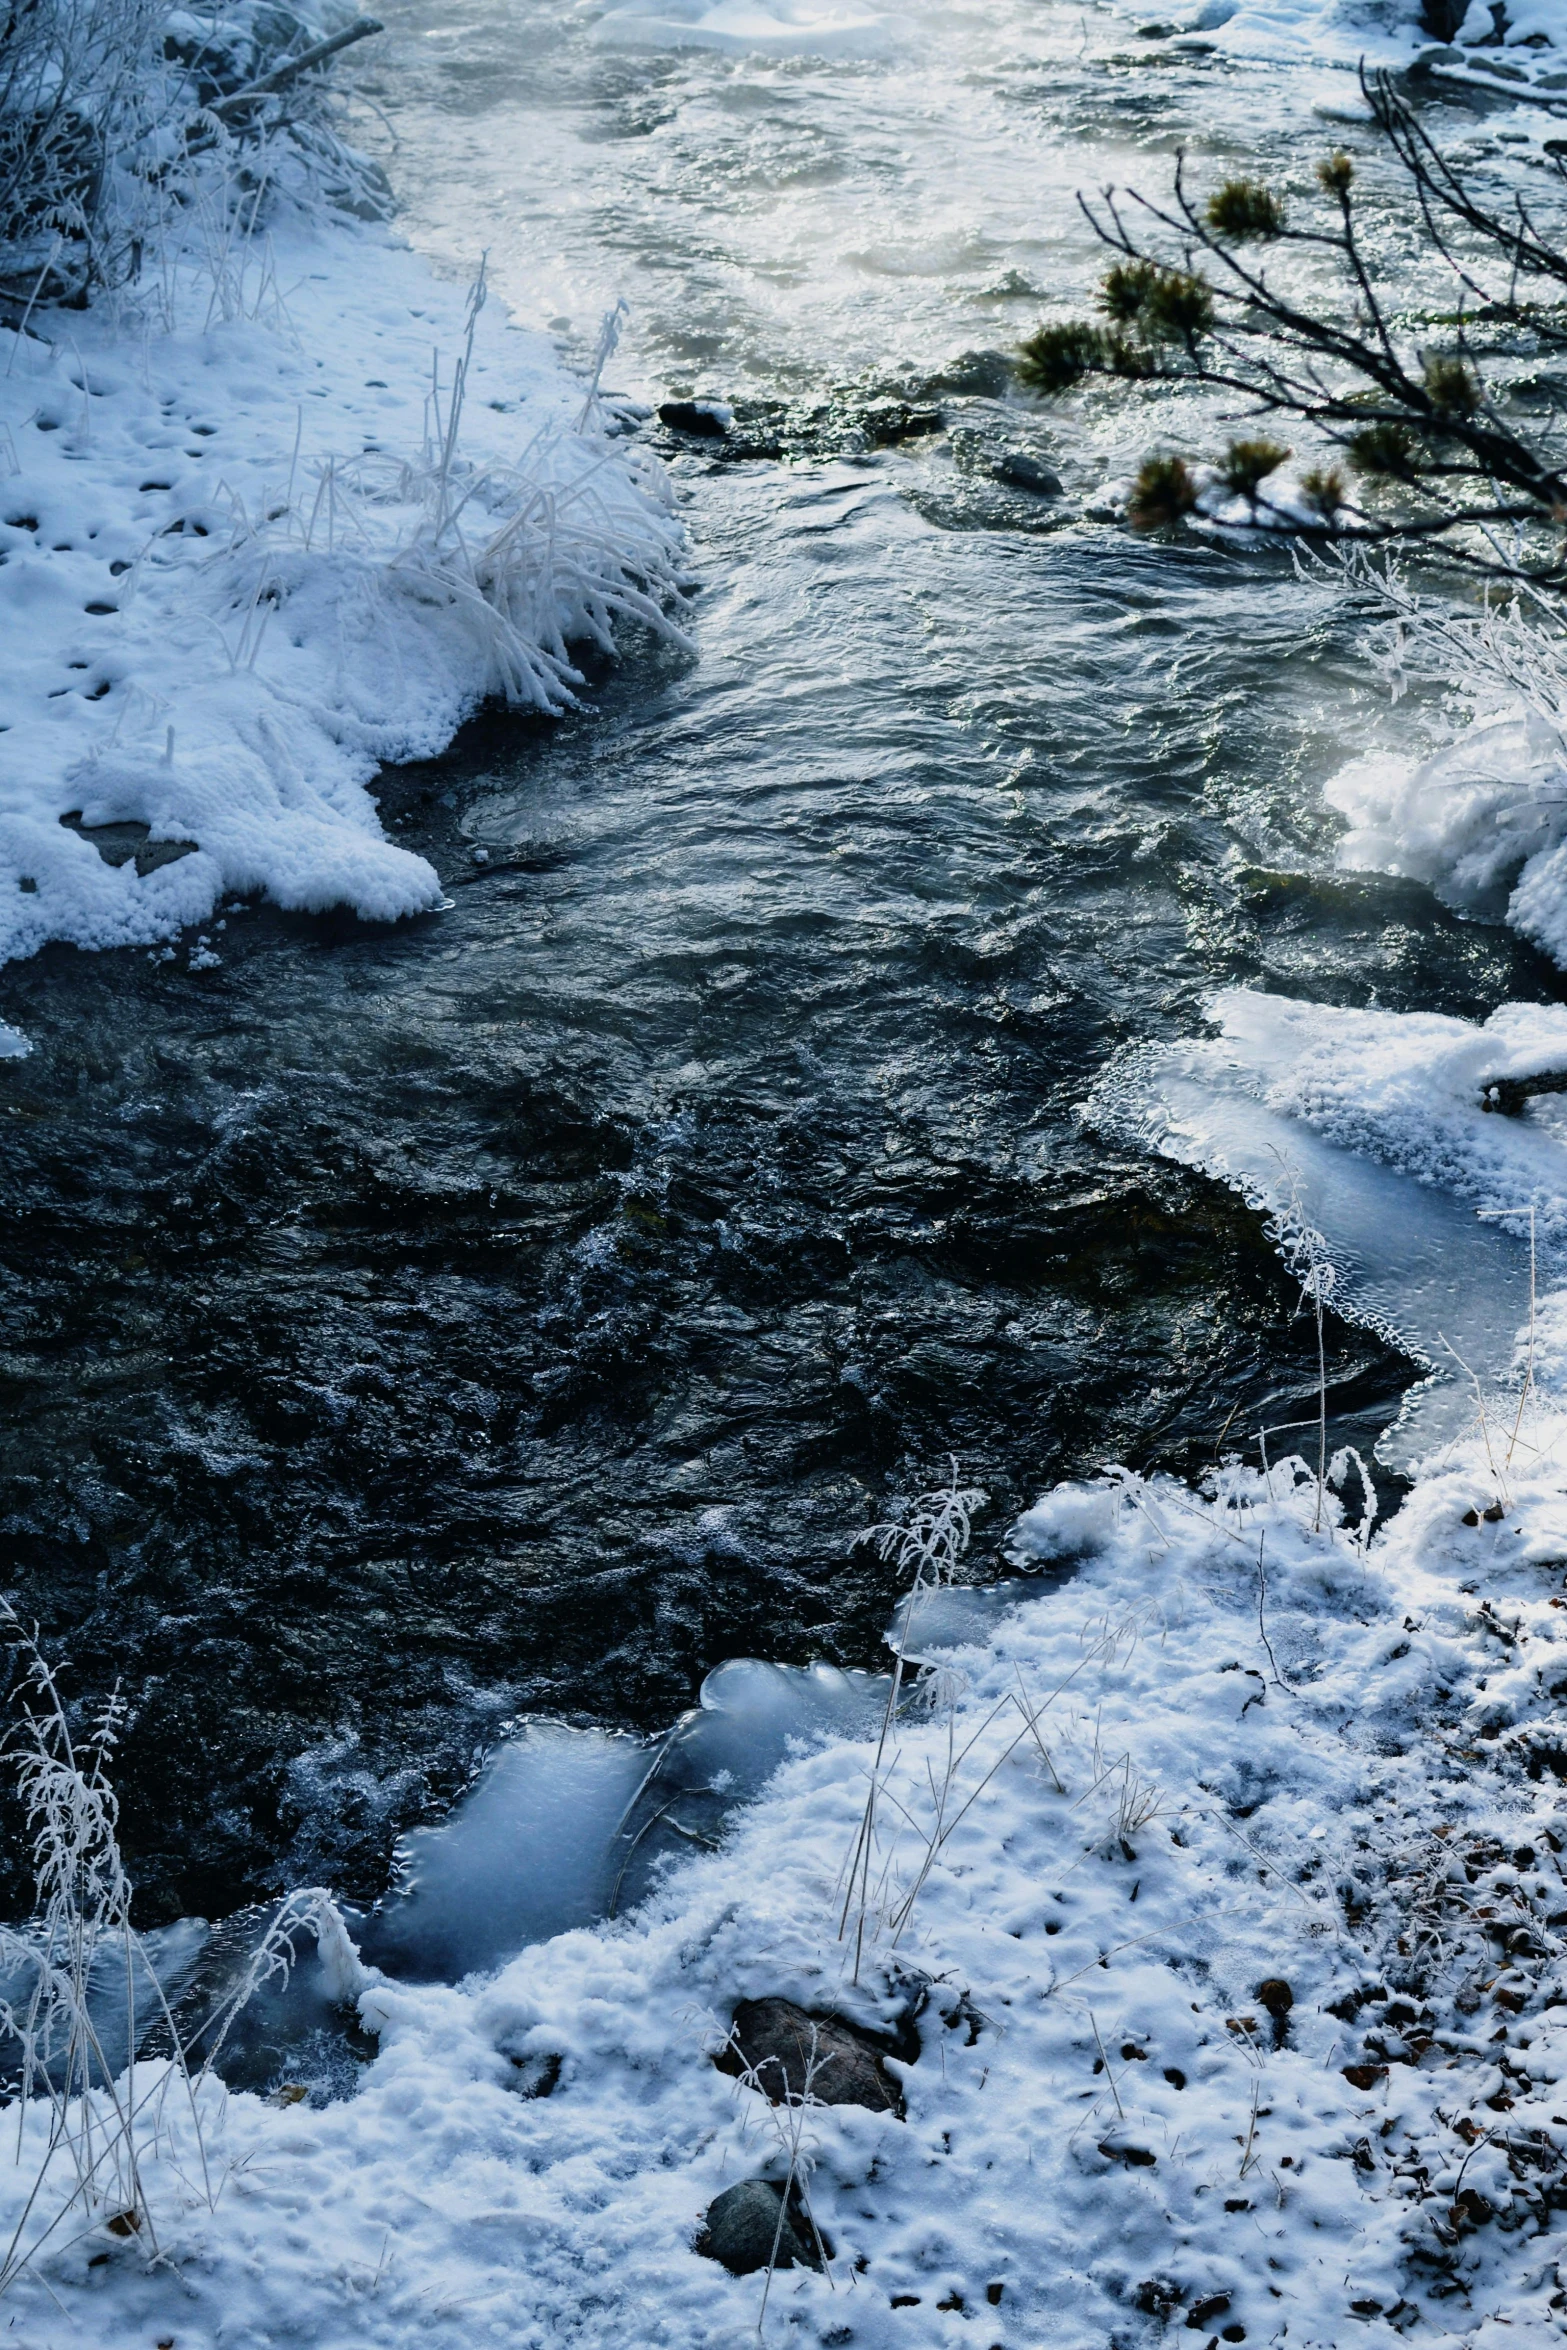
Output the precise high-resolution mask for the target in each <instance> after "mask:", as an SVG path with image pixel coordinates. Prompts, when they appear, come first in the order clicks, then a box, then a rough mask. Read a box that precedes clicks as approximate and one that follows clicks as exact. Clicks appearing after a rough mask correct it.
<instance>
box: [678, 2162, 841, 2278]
mask: <svg viewBox="0 0 1567 2350" xmlns="http://www.w3.org/2000/svg"><path fill="white" fill-rule="evenodd" d="M782 2201H783V2189H782V2188H781V2187H777V2186H775V2185H774V2184H773V2182H772V2180H771V2179H741V2180H740V2181H739V2183H738V2185H736V2186H733V2187H726V2188H725V2189H724V2191H723V2193H722V2194H721V2195H716V2196H715V2197H714V2198H713V2201H712V2202H711V2203H710V2204H709V2205H708V2211H707V2221H706V2224H705V2226H704V2227H703V2230H702V2233H701V2235H700V2236H699V2237H698V2238H697V2246H696V2248H697V2250H698V2252H701V2253H704V2254H705V2255H706V2257H707V2258H708V2259H709V2260H721V2261H722V2262H723V2264H724V2266H725V2268H727V2269H728V2271H729V2273H730V2275H731V2276H735V2277H748V2276H750V2275H751V2274H752V2272H753V2270H755V2269H759V2268H765V2267H766V2266H767V2263H768V2262H769V2260H771V2259H772V2257H773V2244H774V2241H775V2239H776V2241H777V2245H778V2260H777V2265H778V2267H779V2268H793V2267H794V2266H795V2264H796V2262H798V2263H799V2265H800V2267H802V2268H820V2267H821V2265H822V2264H821V2261H820V2259H819V2258H818V2256H817V2251H816V2246H815V2244H814V2243H813V2242H812V2240H811V2226H810V2222H809V2221H808V2220H807V2219H806V2217H805V2214H804V2213H803V2212H802V2211H798V2210H797V2209H795V2208H794V2207H791V2208H790V2209H789V2210H788V2211H787V2212H785V2214H784V2223H783V2227H782V2229H780V2228H779V2225H778V2208H779V2205H780V2204H781V2203H782Z"/></svg>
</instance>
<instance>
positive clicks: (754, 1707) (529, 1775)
mask: <svg viewBox="0 0 1567 2350" xmlns="http://www.w3.org/2000/svg"><path fill="white" fill-rule="evenodd" d="M886 1686H887V1684H886V1679H885V1677H884V1676H882V1675H879V1674H873V1673H845V1672H840V1671H839V1670H838V1668H837V1667H836V1666H834V1665H806V1666H797V1665H774V1664H766V1663H763V1662H762V1661H761V1660H759V1659H758V1658H755V1657H735V1658H732V1659H730V1661H729V1662H728V1663H726V1664H721V1665H718V1666H716V1667H715V1668H714V1670H713V1671H712V1672H711V1673H709V1674H708V1676H707V1678H706V1680H705V1681H704V1682H703V1684H702V1687H701V1691H700V1693H699V1698H698V1702H697V1704H696V1706H695V1707H693V1709H692V1710H691V1711H690V1712H689V1713H687V1714H684V1715H682V1717H681V1719H680V1720H679V1721H678V1722H677V1723H676V1725H675V1727H674V1729H673V1730H671V1732H670V1733H669V1736H668V1737H667V1738H666V1739H665V1740H664V1741H663V1743H662V1744H661V1745H660V1746H658V1747H656V1748H649V1747H647V1746H644V1745H642V1744H641V1743H640V1742H639V1741H637V1740H635V1739H632V1738H627V1737H617V1736H615V1735H613V1734H611V1733H609V1732H606V1731H601V1730H574V1729H572V1728H570V1727H569V1726H567V1725H566V1724H564V1723H560V1722H544V1721H540V1722H529V1723H527V1724H526V1725H524V1727H523V1728H522V1729H521V1730H520V1731H519V1733H518V1735H517V1736H516V1737H515V1738H513V1739H511V1740H509V1741H508V1742H507V1743H506V1744H505V1745H504V1746H502V1747H501V1748H500V1749H499V1751H498V1752H497V1753H496V1754H495V1755H494V1756H493V1757H492V1758H491V1760H490V1762H489V1764H488V1765H487V1766H486V1768H485V1770H484V1773H483V1775H482V1776H481V1778H480V1780H479V1782H478V1784H477V1786H476V1787H475V1788H474V1789H473V1791H472V1793H471V1794H469V1795H468V1796H467V1797H466V1799H465V1800H464V1801H463V1802H462V1803H461V1804H459V1805H458V1807H457V1809H456V1811H454V1812H453V1814H452V1816H451V1817H450V1819H448V1820H445V1821H443V1822H442V1823H441V1825H440V1826H439V1827H434V1828H422V1829H418V1830H416V1831H415V1832H414V1833H413V1834H412V1835H410V1836H408V1837H406V1838H405V1839H404V1842H403V1844H402V1846H401V1848H400V1856H399V1857H400V1859H401V1862H402V1867H403V1887H402V1890H401V1891H399V1892H398V1893H396V1894H394V1895H393V1896H392V1897H391V1898H390V1899H388V1900H387V1901H386V1902H384V1903H383V1904H382V1905H381V1907H380V1908H379V1909H378V1910H377V1911H376V1912H375V1914H374V1915H373V1917H371V1918H370V1919H368V1920H367V1921H366V1924H365V1927H364V1930H363V1933H362V1936H361V1941H360V1947H361V1951H362V1953H363V1956H364V1957H365V1958H366V1960H368V1961H369V1962H370V1963H371V1964H373V1965H376V1966H379V1967H382V1968H384V1969H385V1970H386V1972H387V1973H389V1974H396V1975H400V1976H404V1977H407V1978H411V1979H413V1980H416V1981H422V1982H430V1981H438V1982H458V1981H460V1980H461V1979H462V1978H463V1977H464V1976H465V1975H468V1974H474V1973H478V1972H480V1971H482V1970H484V1969H486V1968H490V1967H495V1966H499V1965H501V1964H502V1963H503V1962H504V1961H505V1960H506V1959H508V1958H511V1957H514V1956H515V1954H516V1953H517V1952H518V1951H519V1950H522V1949H525V1948H526V1947H527V1946H528V1944H529V1943H532V1942H542V1941H547V1940H548V1939H549V1938H550V1936H551V1935H554V1934H560V1933H564V1932H565V1931H566V1930H567V1929H568V1928H570V1927H572V1926H585V1925H591V1924H593V1923H594V1922H595V1921H596V1920H598V1919H599V1918H602V1917H604V1916H606V1915H613V1914H616V1913H617V1912H621V1911H624V1910H626V1909H629V1908H631V1907H632V1906H633V1905H634V1904H635V1902H636V1901H638V1900H639V1899H640V1898H641V1896H642V1895H643V1894H644V1893H645V1892H646V1891H647V1890H648V1889H649V1886H650V1885H651V1884H652V1882H653V1879H654V1877H655V1875H656V1873H657V1871H658V1869H659V1867H660V1864H661V1863H665V1862H667V1861H668V1859H669V1857H670V1855H671V1853H672V1852H680V1851H689V1850H690V1848H691V1847H692V1846H693V1845H697V1846H701V1845H709V1844H712V1843H714V1842H716V1840H717V1836H718V1833H719V1831H720V1830H721V1828H722V1826H723V1823H724V1821H725V1820H726V1819H727V1818H728V1816H729V1815H730V1813H731V1812H732V1811H733V1810H734V1809H735V1808H736V1806H737V1805H739V1804H741V1803H743V1802H745V1801H746V1800H747V1799H748V1798H749V1797H751V1796H753V1795H755V1794H756V1793H757V1792H758V1790H759V1789H760V1788H761V1787H762V1786H763V1784H764V1783H765V1782H766V1780H767V1779H769V1778H770V1777H771V1776H772V1774H773V1772H774V1771H775V1770H776V1769H777V1768H778V1766H779V1764H780V1763H781V1762H783V1761H784V1760H785V1759H786V1758H787V1756H788V1755H789V1753H790V1752H791V1751H792V1750H793V1749H794V1747H795V1746H796V1745H797V1744H798V1743H800V1742H802V1741H807V1740H812V1739H817V1738H821V1737H826V1736H844V1735H853V1734H854V1733H855V1732H857V1731H860V1730H863V1729H864V1728H865V1727H866V1726H867V1725H868V1723H869V1722H870V1721H871V1719H872V1718H873V1717H874V1715H875V1713H876V1711H877V1709H878V1707H879V1706H880V1705H881V1704H882V1703H883V1701H884V1697H885V1692H886Z"/></svg>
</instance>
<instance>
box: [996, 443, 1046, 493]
mask: <svg viewBox="0 0 1567 2350" xmlns="http://www.w3.org/2000/svg"><path fill="white" fill-rule="evenodd" d="M990 471H991V476H992V479H994V480H996V481H1002V482H1005V483H1006V484H1007V485H1008V487H1009V488H1011V489H1014V490H1029V491H1031V492H1032V493H1033V495H1034V496H1035V497H1036V498H1059V497H1060V495H1061V476H1060V475H1059V474H1058V473H1053V472H1052V471H1051V469H1050V467H1049V466H1048V465H1046V464H1044V463H1043V462H1042V461H1041V460H1040V459H1039V458H1038V457H1032V456H1030V454H1029V452H1028V451H1027V449H1009V450H1008V452H1007V454H1006V455H1005V456H1004V457H998V458H997V459H996V462H995V464H994V465H993V466H992V467H991V469H990Z"/></svg>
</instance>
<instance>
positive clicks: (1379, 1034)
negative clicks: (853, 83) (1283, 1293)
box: [1092, 989, 1567, 1467]
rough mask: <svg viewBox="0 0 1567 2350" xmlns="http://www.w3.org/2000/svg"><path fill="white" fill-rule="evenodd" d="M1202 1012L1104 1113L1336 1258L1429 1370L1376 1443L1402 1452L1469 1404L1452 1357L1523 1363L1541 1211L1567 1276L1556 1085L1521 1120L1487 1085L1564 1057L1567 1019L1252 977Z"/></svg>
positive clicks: (1376, 1322) (1106, 1091)
mask: <svg viewBox="0 0 1567 2350" xmlns="http://www.w3.org/2000/svg"><path fill="white" fill-rule="evenodd" d="M1209 1009H1210V1016H1211V1017H1212V1018H1213V1020H1214V1021H1215V1023H1216V1024H1217V1025H1218V1027H1219V1030H1220V1034H1219V1036H1218V1037H1217V1038H1214V1039H1211V1040H1201V1041H1196V1042H1192V1043H1188V1044H1183V1045H1177V1046H1173V1047H1168V1048H1162V1049H1155V1050H1149V1051H1144V1052H1141V1053H1138V1054H1135V1055H1132V1056H1130V1057H1129V1058H1128V1059H1127V1060H1126V1061H1124V1062H1122V1063H1121V1064H1120V1065H1119V1066H1118V1068H1117V1069H1116V1070H1115V1071H1114V1072H1113V1073H1112V1076H1111V1078H1110V1079H1109V1081H1108V1082H1107V1084H1106V1085H1105V1086H1104V1088H1103V1089H1102V1090H1101V1093H1100V1095H1099V1096H1098V1097H1097V1099H1096V1101H1095V1102H1094V1104H1093V1105H1092V1114H1093V1116H1094V1117H1095V1120H1096V1122H1097V1123H1099V1124H1101V1125H1108V1126H1111V1127H1115V1128H1119V1129H1120V1130H1121V1131H1124V1132H1129V1133H1132V1134H1135V1135H1136V1136H1138V1137H1139V1138H1140V1139H1142V1140H1143V1141H1145V1142H1148V1143H1151V1144H1152V1145H1153V1146H1154V1147H1155V1148H1156V1149H1158V1150H1160V1151H1162V1152H1163V1153H1164V1154H1165V1155H1166V1156H1167V1157H1170V1158H1174V1159H1178V1160H1181V1161H1182V1162H1183V1163H1184V1164H1186V1165H1188V1166H1195V1167H1201V1168H1203V1169H1205V1170H1206V1171H1207V1172H1208V1173H1209V1174H1212V1175H1216V1176H1218V1177H1219V1178H1220V1179H1221V1180H1222V1181H1224V1182H1226V1183H1230V1184H1233V1185H1234V1187H1235V1188H1236V1190H1238V1191H1240V1192H1242V1193H1244V1194H1245V1196H1246V1197H1247V1198H1248V1199H1250V1200H1253V1201H1254V1202H1256V1203H1257V1204H1259V1205H1260V1206H1263V1207H1265V1208H1267V1209H1268V1210H1269V1211H1270V1212H1271V1213H1272V1214H1273V1216H1274V1217H1275V1218H1276V1219H1277V1220H1278V1225H1279V1229H1280V1236H1281V1239H1282V1240H1283V1241H1284V1242H1285V1245H1286V1246H1293V1247H1294V1249H1295V1250H1297V1251H1303V1252H1304V1253H1305V1254H1306V1255H1311V1254H1315V1255H1318V1256H1320V1257H1323V1258H1325V1260H1326V1261H1327V1263H1328V1264H1329V1265H1330V1266H1331V1268H1332V1275H1331V1282H1332V1286H1331V1291H1330V1295H1331V1300H1332V1303H1333V1305H1334V1306H1335V1307H1336V1308H1337V1310H1339V1311H1340V1312H1342V1313H1344V1314H1346V1315H1348V1316H1349V1317H1350V1318H1351V1319H1352V1320H1356V1321H1360V1322H1364V1323H1368V1324H1370V1325H1371V1326H1372V1327H1374V1328H1376V1329H1378V1330H1380V1331H1381V1332H1383V1333H1384V1334H1385V1335H1386V1336H1387V1337H1389V1338H1391V1339H1392V1340H1394V1341H1395V1342H1396V1343H1397V1344H1398V1345H1400V1346H1401V1347H1403V1348H1404V1349H1405V1350H1406V1351H1407V1352H1408V1353H1410V1354H1412V1355H1413V1356H1415V1357H1416V1359H1417V1360H1419V1361H1421V1362H1423V1363H1425V1364H1427V1365H1428V1366H1429V1367H1430V1370H1431V1374H1432V1376H1431V1377H1430V1378H1429V1379H1428V1380H1427V1381H1426V1382H1425V1383H1424V1384H1422V1385H1421V1386H1419V1387H1417V1388H1416V1389H1415V1390H1414V1391H1413V1393H1412V1394H1411V1396H1410V1397H1409V1399H1408V1401H1407V1403H1406V1405H1405V1408H1404V1411H1403V1413H1402V1414H1401V1415H1400V1418H1399V1420H1398V1422H1397V1424H1396V1426H1395V1427H1394V1428H1393V1429H1392V1430H1390V1431H1389V1433H1388V1435H1387V1436H1386V1437H1385V1438H1384V1440H1383V1444H1382V1447H1381V1450H1382V1454H1383V1457H1384V1458H1385V1459H1386V1460H1387V1461H1388V1462H1389V1464H1390V1465H1393V1466H1397V1467H1408V1466H1409V1465H1411V1464H1412V1463H1413V1462H1414V1461H1415V1460H1417V1459H1420V1458H1421V1457H1423V1456H1424V1455H1426V1454H1429V1453H1430V1452H1431V1451H1432V1450H1433V1449H1434V1448H1436V1447H1437V1446H1438V1445H1440V1444H1443V1443H1445V1442H1447V1441H1449V1440H1450V1439H1451V1438H1453V1437H1454V1436H1456V1435H1457V1434H1458V1433H1459V1432H1460V1431H1461V1430H1462V1429H1463V1428H1464V1427H1466V1426H1467V1425H1468V1423H1469V1421H1470V1419H1471V1418H1472V1415H1473V1410H1474V1398H1473V1385H1472V1382H1471V1381H1470V1380H1467V1379H1465V1378H1464V1377H1463V1376H1462V1374H1461V1373H1460V1372H1459V1370H1458V1367H1457V1364H1456V1363H1455V1360H1454V1358H1455V1357H1458V1358H1461V1360H1462V1362H1463V1363H1464V1364H1465V1365H1466V1366H1467V1367H1468V1369H1469V1370H1470V1371H1471V1372H1472V1373H1473V1374H1474V1377H1475V1378H1477V1379H1478V1380H1479V1381H1480V1382H1481V1384H1482V1386H1484V1387H1487V1388H1492V1387H1496V1386H1500V1385H1505V1384H1507V1383H1508V1382H1509V1381H1510V1380H1511V1379H1513V1378H1514V1377H1515V1375H1516V1365H1517V1358H1518V1349H1519V1341H1520V1332H1521V1331H1523V1330H1524V1329H1525V1328H1526V1326H1527V1324H1528V1321H1529V1314H1530V1274H1529V1243H1528V1232H1529V1212H1530V1211H1531V1210H1532V1211H1533V1214H1534V1220H1535V1227H1536V1234H1537V1240H1538V1247H1539V1259H1540V1276H1541V1281H1542V1284H1544V1285H1545V1286H1546V1287H1547V1288H1549V1286H1550V1285H1551V1284H1552V1283H1553V1282H1559V1281H1560V1280H1561V1278H1562V1276H1563V1274H1564V1273H1567V1147H1564V1140H1563V1131H1564V1130H1563V1121H1562V1113H1561V1110H1560V1107H1559V1097H1558V1098H1557V1100H1554V1101H1552V1100H1540V1101H1536V1102H1533V1103H1531V1104H1530V1105H1529V1107H1528V1109H1527V1110H1526V1111H1525V1113H1524V1114H1523V1115H1522V1116H1520V1117H1503V1116H1497V1115H1495V1114H1492V1113H1488V1112H1487V1111H1486V1109H1485V1107H1484V1104H1483V1095H1484V1091H1485V1088H1486V1085H1487V1084H1488V1082H1490V1081H1493V1080H1495V1079H1498V1078H1501V1077H1506V1076H1511V1075H1518V1074H1524V1073H1534V1072H1537V1071H1539V1070H1541V1069H1550V1068H1559V1067H1567V1016H1564V1014H1563V1011H1562V1008H1561V1007H1560V1006H1554V1005H1538V1006H1536V1005H1521V1004H1516V1005H1504V1006H1503V1007H1502V1008H1501V1010H1500V1011H1498V1012H1496V1013H1495V1014H1493V1016H1492V1018H1491V1019H1490V1020H1488V1021H1487V1022H1486V1023H1485V1024H1484V1025H1483V1026H1477V1025H1475V1024H1474V1023H1471V1022H1468V1021H1463V1020H1452V1019H1444V1018H1439V1017H1436V1016H1434V1015H1427V1014H1397V1013H1391V1012H1354V1011H1344V1010H1341V1009H1339V1008H1337V1007H1334V1006H1328V1005H1320V1004H1304V1003H1297V1002H1295V1001H1293V1000H1291V999H1288V998H1285V997H1280V996H1268V995H1262V994H1259V993H1254V992H1251V991H1248V990H1243V989H1231V990H1227V991H1225V992H1224V993H1223V994H1221V995H1219V996H1217V997H1215V998H1214V1000H1213V1002H1212V1004H1211V1005H1210V1007H1209ZM1552 1302H1553V1301H1552V1300H1551V1299H1550V1298H1549V1297H1547V1298H1545V1299H1544V1300H1543V1301H1542V1304H1543V1305H1544V1306H1545V1307H1546V1308H1550V1307H1551V1305H1552ZM1542 1318H1543V1319H1545V1320H1546V1321H1550V1320H1553V1319H1554V1315H1553V1313H1552V1312H1550V1311H1547V1312H1546V1313H1545V1314H1544V1315H1543V1317H1542ZM1535 1368H1536V1376H1537V1379H1538V1378H1540V1377H1542V1376H1546V1375H1548V1374H1549V1370H1550V1366H1549V1365H1548V1363H1547V1362H1546V1361H1545V1360H1544V1359H1543V1358H1541V1359H1537V1361H1536V1366H1535Z"/></svg>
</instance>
